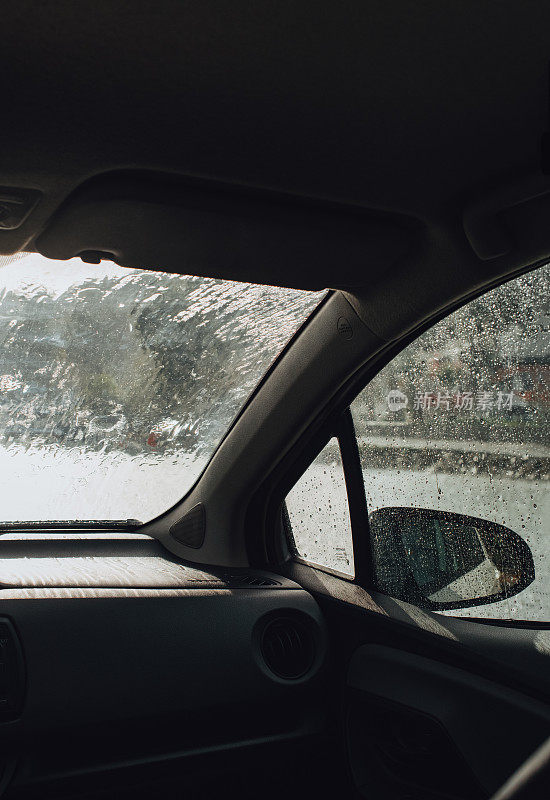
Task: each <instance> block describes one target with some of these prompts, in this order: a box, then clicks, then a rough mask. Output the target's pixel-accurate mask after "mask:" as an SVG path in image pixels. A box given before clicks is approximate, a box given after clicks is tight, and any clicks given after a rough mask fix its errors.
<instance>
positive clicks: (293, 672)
mask: <svg viewBox="0 0 550 800" xmlns="http://www.w3.org/2000/svg"><path fill="white" fill-rule="evenodd" d="M260 646H261V651H262V656H263V658H264V661H265V663H266V664H267V666H268V667H269V669H270V670H271V671H272V672H273V673H275V675H278V676H279V678H286V679H287V680H296V679H297V678H301V677H302V676H303V675H305V674H306V672H307V671H308V670H309V669H310V668H311V666H312V664H313V659H314V657H315V643H314V640H313V636H312V634H311V632H310V631H309V630H308V628H307V626H306V625H305V624H304V623H302V622H299V621H298V620H296V619H291V618H290V617H279V618H277V619H274V620H272V621H271V622H269V623H268V624H267V626H266V628H265V630H264V632H263V634H262V638H261V644H260Z"/></svg>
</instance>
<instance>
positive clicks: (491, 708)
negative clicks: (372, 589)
mask: <svg viewBox="0 0 550 800" xmlns="http://www.w3.org/2000/svg"><path fill="white" fill-rule="evenodd" d="M347 687H348V691H347V694H346V696H347V737H348V748H349V754H350V764H351V769H352V772H353V775H354V778H355V780H356V783H357V784H358V785H362V786H364V787H365V790H369V791H370V790H371V789H372V788H374V787H373V786H372V776H373V775H375V776H376V782H377V783H378V782H380V783H383V782H384V776H385V775H387V786H388V788H391V787H392V786H395V787H396V791H398V790H399V789H400V786H401V787H403V786H405V787H407V788H409V787H411V788H412V787H414V788H415V789H416V788H418V790H420V789H426V790H432V791H434V793H435V796H437V795H438V793H439V795H441V796H442V797H443V796H445V794H448V795H450V796H453V797H457V798H458V797H460V798H465V800H468V799H469V798H471V797H474V796H479V797H488V796H490V795H491V794H492V793H493V792H494V791H496V790H497V789H498V788H499V786H501V784H502V783H503V782H504V781H505V780H506V779H507V778H508V776H509V775H510V773H511V772H512V771H513V770H515V769H516V768H517V767H518V766H520V765H521V764H522V763H523V761H525V760H526V759H527V758H528V757H529V755H530V754H531V753H532V752H533V751H534V750H535V749H536V747H538V746H539V745H540V744H541V742H542V741H544V739H545V738H546V737H547V735H548V731H549V729H550V707H548V706H545V705H543V704H541V703H538V702H536V701H534V700H532V699H530V698H528V697H526V696H524V695H521V694H520V693H518V692H514V691H512V690H510V689H508V688H504V687H502V686H499V685H498V684H496V683H494V682H491V681H488V680H486V679H484V678H481V677H479V676H478V675H474V674H472V673H468V672H466V671H465V670H462V669H456V668H454V667H451V666H449V665H447V664H443V663H441V662H439V661H436V660H435V659H428V658H424V657H422V656H418V655H416V654H413V653H408V652H404V651H401V650H398V649H397V648H394V647H386V646H383V645H378V644H367V645H363V646H361V647H359V648H358V649H357V650H356V651H355V652H354V654H353V656H352V658H351V661H350V663H349V669H348V674H347ZM358 700H359V702H358ZM369 742H371V743H372V745H373V746H372V747H370V748H365V746H364V745H365V744H366V743H369ZM366 753H368V755H367V756H366ZM376 788H378V786H377V787H376ZM474 793H475V795H474ZM367 795H368V792H367ZM396 796H400V795H396Z"/></svg>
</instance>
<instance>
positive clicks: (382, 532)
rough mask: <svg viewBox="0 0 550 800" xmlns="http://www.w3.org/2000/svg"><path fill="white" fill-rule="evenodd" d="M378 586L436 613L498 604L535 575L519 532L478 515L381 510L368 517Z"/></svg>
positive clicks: (383, 591) (384, 591)
mask: <svg viewBox="0 0 550 800" xmlns="http://www.w3.org/2000/svg"><path fill="white" fill-rule="evenodd" d="M369 527H370V537H371V548H372V556H373V565H374V574H375V580H376V588H377V589H378V590H379V591H380V592H382V593H383V594H387V595H389V596H390V597H394V598H396V599H398V600H405V601H406V602H408V603H413V604H414V605H417V606H420V607H421V608H427V609H430V610H432V611H439V610H447V609H455V608H468V607H471V606H479V605H484V604H486V603H494V602H498V601H499V600H504V599H507V598H509V597H513V596H514V595H516V594H518V593H519V592H521V591H523V590H524V589H525V588H526V587H527V586H529V584H531V583H532V582H533V580H534V578H535V565H534V562H533V555H532V553H531V549H530V548H529V546H528V544H527V543H526V542H525V541H524V540H523V539H522V538H521V536H518V534H517V533H514V532H513V531H511V530H509V529H508V528H505V527H504V526H503V525H498V524H497V523H495V522H490V521H488V520H484V519H478V518H476V517H469V516H466V515H464V514H454V513H451V512H447V511H436V510H433V509H427V508H405V507H390V508H380V509H378V510H377V511H374V512H372V513H371V514H370V515H369Z"/></svg>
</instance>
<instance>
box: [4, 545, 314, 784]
mask: <svg viewBox="0 0 550 800" xmlns="http://www.w3.org/2000/svg"><path fill="white" fill-rule="evenodd" d="M0 634H2V635H1V636H0V640H1V642H2V645H1V649H0V653H1V654H2V656H1V663H2V664H3V666H2V667H0V669H3V672H0V675H1V676H2V678H0V700H1V701H2V702H0V753H2V754H3V755H2V757H1V763H0V767H1V768H2V769H3V770H4V776H5V778H7V777H8V776H10V775H11V773H12V772H13V773H14V777H13V779H12V781H11V783H10V789H9V790H8V791H9V794H8V796H11V794H12V793H14V796H27V794H28V795H29V796H35V795H34V794H33V792H36V793H38V794H37V795H36V796H39V795H40V793H41V792H42V791H44V786H48V785H50V783H51V782H52V781H59V780H65V779H69V778H70V777H71V776H73V777H74V775H80V776H82V775H86V774H90V775H91V774H94V775H97V774H98V773H103V772H105V771H108V772H109V773H112V771H113V770H116V769H128V768H130V767H132V766H135V767H139V768H142V767H143V764H144V763H145V762H147V763H165V762H166V761H167V760H168V761H170V762H173V761H174V759H175V758H177V759H181V758H184V759H186V760H187V761H188V760H189V759H190V758H191V759H192V760H193V761H194V760H195V758H198V757H199V756H201V755H204V754H205V753H206V752H208V753H210V755H212V754H214V755H216V754H222V753H224V752H226V751H227V749H228V748H229V749H231V750H234V749H235V748H236V749H242V748H243V747H244V748H248V747H250V746H259V745H261V744H264V745H265V744H266V743H273V742H274V741H280V742H287V743H288V742H290V741H293V740H296V739H303V738H304V737H307V736H309V735H311V734H312V733H314V732H315V731H316V730H317V729H318V727H319V724H320V722H319V706H320V703H319V697H320V692H321V691H322V684H323V674H324V664H325V661H326V653H327V641H326V633H325V626H324V623H323V619H322V616H321V612H320V610H319V608H318V606H317V604H316V602H315V601H314V599H313V598H312V597H311V595H309V594H308V593H307V592H306V591H304V590H303V589H301V587H299V586H298V584H296V583H294V582H293V581H291V580H288V579H285V578H283V577H281V576H278V575H271V574H268V573H262V572H254V571H247V570H232V571H230V572H229V571H216V572H213V571H212V572H211V571H209V570H204V569H201V570H197V569H194V568H193V567H192V566H191V565H188V564H183V563H181V562H178V561H177V559H175V558H173V557H171V556H169V555H167V554H166V552H165V551H164V550H163V548H162V547H161V545H159V544H158V543H157V542H156V541H154V540H152V539H149V538H147V537H139V536H130V535H127V534H126V535H125V534H114V535H112V536H109V535H108V534H100V535H98V536H91V535H88V534H84V535H83V534H79V535H69V534H63V533H51V534H42V535H39V534H32V535H30V534H24V535H18V534H9V535H8V536H5V537H2V538H1V539H0ZM0 785H1V784H0Z"/></svg>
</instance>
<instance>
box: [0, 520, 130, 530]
mask: <svg viewBox="0 0 550 800" xmlns="http://www.w3.org/2000/svg"><path fill="white" fill-rule="evenodd" d="M142 525H143V522H140V520H139V519H48V520H17V521H16V522H0V534H2V533H7V532H8V531H21V530H26V531H29V530H44V529H48V530H52V528H53V529H58V528H71V529H72V530H92V529H93V530H113V528H114V529H115V530H124V531H128V530H136V528H140V527H141V526H142Z"/></svg>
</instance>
